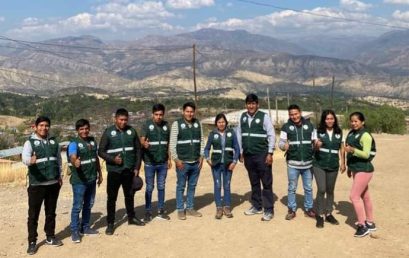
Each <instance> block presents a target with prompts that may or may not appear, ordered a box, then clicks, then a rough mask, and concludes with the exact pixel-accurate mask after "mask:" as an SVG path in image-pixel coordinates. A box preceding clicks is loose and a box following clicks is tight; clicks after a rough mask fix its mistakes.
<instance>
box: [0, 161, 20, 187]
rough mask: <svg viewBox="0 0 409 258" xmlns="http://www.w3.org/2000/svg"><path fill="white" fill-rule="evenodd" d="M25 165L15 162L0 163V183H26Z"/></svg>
mask: <svg viewBox="0 0 409 258" xmlns="http://www.w3.org/2000/svg"><path fill="white" fill-rule="evenodd" d="M26 176H27V167H26V166H23V165H22V166H16V165H15V164H0V184H10V183H13V184H16V185H24V184H26Z"/></svg>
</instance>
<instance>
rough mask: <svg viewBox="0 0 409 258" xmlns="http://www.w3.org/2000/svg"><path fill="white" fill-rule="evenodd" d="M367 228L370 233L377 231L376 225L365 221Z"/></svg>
mask: <svg viewBox="0 0 409 258" xmlns="http://www.w3.org/2000/svg"><path fill="white" fill-rule="evenodd" d="M365 226H366V227H367V228H368V230H369V231H376V225H375V223H373V222H368V221H365Z"/></svg>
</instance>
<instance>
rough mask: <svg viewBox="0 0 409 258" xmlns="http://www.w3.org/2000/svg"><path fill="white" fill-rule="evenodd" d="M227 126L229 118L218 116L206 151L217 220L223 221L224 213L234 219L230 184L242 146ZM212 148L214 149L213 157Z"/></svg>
mask: <svg viewBox="0 0 409 258" xmlns="http://www.w3.org/2000/svg"><path fill="white" fill-rule="evenodd" d="M227 124H228V122H227V118H226V116H225V115H224V114H218V115H217V116H216V119H215V125H216V128H215V129H214V130H213V131H211V132H210V133H209V137H208V139H207V144H206V147H205V149H204V155H205V158H206V161H207V163H208V164H209V165H210V167H211V168H212V174H213V180H214V200H215V203H216V216H215V218H216V219H221V218H222V216H223V213H224V215H225V216H226V217H227V218H232V217H233V214H232V213H231V206H230V205H231V197H230V182H231V177H232V172H233V169H234V167H235V166H236V164H237V161H238V160H239V157H240V146H239V144H238V141H237V138H236V134H235V132H234V131H233V130H232V129H230V128H227ZM210 148H212V154H211V155H210ZM222 181H223V191H224V196H223V202H222V197H221V188H222ZM223 204H224V205H223Z"/></svg>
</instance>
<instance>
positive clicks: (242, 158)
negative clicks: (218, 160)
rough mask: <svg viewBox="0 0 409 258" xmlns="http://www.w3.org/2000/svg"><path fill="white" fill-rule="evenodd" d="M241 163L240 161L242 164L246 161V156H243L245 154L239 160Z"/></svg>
mask: <svg viewBox="0 0 409 258" xmlns="http://www.w3.org/2000/svg"><path fill="white" fill-rule="evenodd" d="M239 161H240V162H241V163H243V161H244V156H243V154H240V159H239Z"/></svg>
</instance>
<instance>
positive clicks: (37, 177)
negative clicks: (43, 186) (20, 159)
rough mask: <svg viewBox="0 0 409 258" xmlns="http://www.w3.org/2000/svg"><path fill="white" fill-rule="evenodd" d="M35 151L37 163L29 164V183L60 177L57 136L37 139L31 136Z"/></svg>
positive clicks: (32, 146)
mask: <svg viewBox="0 0 409 258" xmlns="http://www.w3.org/2000/svg"><path fill="white" fill-rule="evenodd" d="M29 141H30V144H31V148H32V149H33V153H35V155H36V157H37V160H36V163H35V164H32V165H30V166H28V177H29V183H30V185H31V184H39V183H43V182H47V181H51V180H58V179H59V178H60V171H59V167H58V159H57V156H58V148H59V146H58V142H57V140H56V139H55V138H53V137H50V138H48V139H36V138H34V137H32V136H30V138H29Z"/></svg>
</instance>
